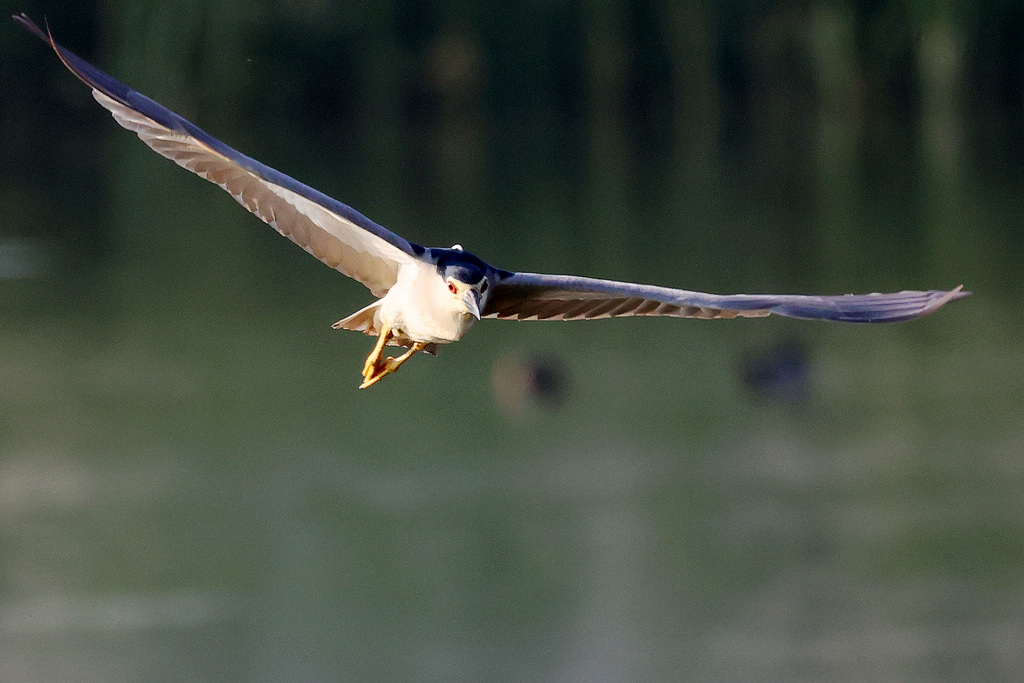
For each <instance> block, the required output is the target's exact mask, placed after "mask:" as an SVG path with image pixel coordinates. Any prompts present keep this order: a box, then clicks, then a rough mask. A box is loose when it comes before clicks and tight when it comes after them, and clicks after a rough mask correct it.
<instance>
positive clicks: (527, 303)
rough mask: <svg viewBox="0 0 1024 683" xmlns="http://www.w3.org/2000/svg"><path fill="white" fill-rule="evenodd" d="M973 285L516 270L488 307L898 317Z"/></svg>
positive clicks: (499, 314)
mask: <svg viewBox="0 0 1024 683" xmlns="http://www.w3.org/2000/svg"><path fill="white" fill-rule="evenodd" d="M968 294H970V292H965V291H963V287H962V286H961V287H957V288H956V289H953V290H951V291H939V290H931V291H927V292H919V291H905V292H896V293H893V294H862V295H852V294H847V295H842V296H803V295H799V294H733V295H726V296H723V295H718V294H704V293H703V292H689V291H686V290H684V289H670V288H668V287H655V286H652V285H638V284H634V283H631V282H615V281H614V280H597V279H593V278H586V277H575V276H571V275H539V274H536V273H513V274H511V275H508V276H506V277H503V278H501V279H499V280H498V281H497V282H495V283H494V288H493V290H492V291H491V295H490V297H489V298H488V301H487V305H486V306H485V308H484V311H483V317H485V318H497V319H500V320H506V319H508V320H593V319H600V318H618V317H625V316H636V315H644V316H670V317H675V318H738V317H739V318H756V317H761V316H766V315H770V314H772V313H774V314H776V315H782V316H786V317H789V318H804V319H808V320H835V321H841V322H874V323H877V322H897V321H900V320H909V319H911V318H917V317H919V316H922V315H925V314H927V313H931V312H932V311H934V310H936V309H938V308H939V307H941V306H943V305H944V304H946V303H948V302H950V301H952V300H954V299H959V298H960V297H963V296H967V295H968Z"/></svg>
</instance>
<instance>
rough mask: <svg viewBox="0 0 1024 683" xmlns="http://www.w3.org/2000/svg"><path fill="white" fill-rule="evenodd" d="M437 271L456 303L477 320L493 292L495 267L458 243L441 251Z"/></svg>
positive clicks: (439, 250) (438, 255) (438, 254)
mask: <svg viewBox="0 0 1024 683" xmlns="http://www.w3.org/2000/svg"><path fill="white" fill-rule="evenodd" d="M437 252H438V253H437V272H438V274H439V275H440V276H441V278H442V279H443V280H444V284H445V286H446V287H447V289H448V293H449V295H450V296H452V297H453V298H454V299H455V301H456V306H457V307H460V308H461V309H464V311H465V313H466V314H467V315H471V316H473V317H474V318H476V319H477V320H479V319H480V313H481V311H483V309H484V304H485V303H486V301H487V297H488V295H489V294H490V287H491V283H490V277H489V273H490V271H491V269H490V268H489V267H488V266H487V264H486V263H484V262H483V261H481V260H480V259H479V258H477V257H476V256H474V255H473V254H470V253H469V252H466V251H463V250H462V247H460V246H459V245H457V244H456V245H455V246H454V247H452V248H451V249H438V250H437Z"/></svg>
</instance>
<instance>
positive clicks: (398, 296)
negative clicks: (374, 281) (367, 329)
mask: <svg viewBox="0 0 1024 683" xmlns="http://www.w3.org/2000/svg"><path fill="white" fill-rule="evenodd" d="M380 317H381V322H383V323H384V324H385V325H388V326H389V327H391V328H392V329H393V330H394V331H395V333H397V334H398V335H400V336H404V337H407V338H408V339H410V340H411V341H416V342H430V343H435V344H447V343H449V342H453V341H458V340H459V339H461V338H462V336H463V335H464V334H466V332H468V331H469V328H471V327H472V326H473V323H475V322H476V318H474V317H473V316H472V315H470V314H469V313H467V312H466V309H465V307H464V306H463V305H462V303H461V301H460V300H459V298H458V297H456V296H453V295H452V293H451V292H449V291H448V286H447V284H446V283H445V282H444V280H443V279H442V278H441V276H440V275H438V273H437V270H436V269H435V268H434V267H433V266H431V265H429V264H426V263H423V262H421V261H414V262H412V263H409V264H408V265H403V266H402V267H401V269H400V270H399V271H398V280H397V281H396V282H395V284H394V286H393V287H392V288H391V289H390V290H389V291H388V293H387V294H386V295H385V296H384V298H383V299H381V306H380Z"/></svg>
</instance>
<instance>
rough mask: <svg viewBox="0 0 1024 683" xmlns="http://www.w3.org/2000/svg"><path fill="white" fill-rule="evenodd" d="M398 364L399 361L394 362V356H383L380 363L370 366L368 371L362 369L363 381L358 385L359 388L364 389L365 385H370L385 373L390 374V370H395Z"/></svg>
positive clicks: (380, 378) (385, 374)
mask: <svg viewBox="0 0 1024 683" xmlns="http://www.w3.org/2000/svg"><path fill="white" fill-rule="evenodd" d="M399 365H401V363H398V362H396V361H395V359H394V358H384V359H382V360H381V362H380V365H377V366H374V367H371V368H370V371H369V372H367V371H366V370H365V369H364V370H363V383H362V384H360V385H359V388H360V389H365V388H366V387H372V386H373V385H374V384H376V383H377V382H379V381H381V380H382V379H384V378H385V377H386V376H387V375H390V374H391V373H392V372H394V371H395V370H397V369H398V366H399Z"/></svg>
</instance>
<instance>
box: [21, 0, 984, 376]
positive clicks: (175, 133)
mask: <svg viewBox="0 0 1024 683" xmlns="http://www.w3.org/2000/svg"><path fill="white" fill-rule="evenodd" d="M14 19H15V21H17V22H18V23H20V24H21V25H22V26H24V27H25V28H27V29H28V30H30V31H31V32H32V33H34V34H35V35H37V36H39V37H40V38H41V39H43V40H44V41H46V42H47V43H48V44H49V45H50V47H52V48H53V49H54V51H56V53H57V56H58V57H60V60H61V61H62V62H63V63H64V65H65V66H66V67H67V68H68V69H70V70H71V71H72V72H73V73H74V74H75V75H76V76H78V78H80V79H81V80H82V81H83V82H84V83H85V84H86V85H88V86H89V87H90V88H92V94H93V96H94V97H95V98H96V100H97V101H98V102H99V103H100V104H101V105H103V106H104V107H106V108H107V109H108V110H109V111H110V113H112V114H113V115H114V118H115V119H116V120H117V122H118V123H119V124H121V125H122V126H124V127H125V128H127V129H128V130H130V131H133V132H134V133H136V134H137V135H138V136H139V137H140V138H141V139H142V141H143V142H145V143H146V144H147V145H149V146H150V147H151V148H153V150H154V151H156V152H157V153H158V154H161V155H163V156H165V157H167V158H168V159H171V160H172V161H174V162H175V163H177V164H178V165H179V166H182V167H183V168H186V169H188V170H189V171H192V172H193V173H195V174H197V175H199V176H201V177H203V178H206V179H207V180H209V181H211V182H213V183H216V184H217V185H219V186H220V187H222V188H224V189H225V190H227V191H228V193H229V194H231V196H232V197H234V198H235V199H236V200H237V201H238V203H239V204H241V205H242V206H244V207H245V208H246V209H248V210H249V211H251V212H252V213H254V214H255V215H256V216H258V217H259V218H261V219H262V220H263V221H265V222H266V223H268V224H270V225H271V226H272V227H273V228H274V229H276V230H277V231H278V232H280V233H281V234H282V235H284V236H285V237H287V238H288V239H290V240H291V241H293V242H295V243H296V244H298V245H299V246H301V247H302V248H303V249H305V250H306V251H308V252H309V253H310V254H312V255H313V256H315V257H316V258H318V259H320V260H321V261H323V262H324V263H326V264H327V265H328V266H330V267H332V268H334V269H336V270H339V271H341V272H342V273H344V274H345V275H348V276H349V277H351V278H354V279H355V280H358V281H359V282H361V283H363V284H364V285H366V286H367V287H368V288H369V289H370V291H371V292H372V293H373V295H374V296H376V297H378V299H377V301H374V302H373V303H372V304H370V305H369V306H366V307H365V308H363V309H361V310H359V311H356V312H355V313H353V314H352V315H350V316H348V317H347V318H344V319H343V320H339V321H338V322H336V323H335V324H334V327H335V328H338V329H345V330H356V331H359V332H364V333H366V334H369V335H376V337H377V343H376V345H375V346H374V348H373V351H372V352H371V353H370V355H369V357H368V358H367V359H366V363H364V364H363V382H362V384H361V385H360V388H365V387H368V386H371V385H372V384H375V383H376V382H378V381H379V380H380V379H381V378H382V377H385V376H386V375H388V374H390V373H392V372H394V371H395V370H397V369H398V368H399V366H401V365H402V363H404V362H405V361H406V360H408V359H409V358H410V357H411V356H412V355H413V354H415V353H417V352H419V351H425V352H427V353H436V351H437V347H438V345H440V344H448V343H450V342H454V341H458V340H459V339H461V338H462V336H463V335H465V334H466V332H468V331H469V329H470V328H471V327H472V326H473V323H475V322H476V321H477V320H479V319H481V318H497V319H509V320H591V319H599V318H614V317H622V316H672V317H676V318H736V317H744V318H750V317H759V316H766V315H769V314H771V313H776V314H778V315H783V316H788V317H791V318H806V319H820V320H836V321H843V322H895V321H899V320H908V319H910V318H916V317H918V316H922V315H925V314H926V313H931V312H932V311H934V310H936V309H938V308H939V307H940V306H942V305H944V304H946V303H948V302H949V301H952V300H953V299H957V298H960V297H962V296H966V295H967V294H968V292H965V291H963V289H962V287H957V288H956V289H953V290H951V291H939V290H931V291H927V292H924V291H903V292H897V293H894V294H866V295H860V296H854V295H843V296H803V295H771V294H736V295H731V296H721V295H716V294H704V293H701V292H689V291H686V290H681V289H669V288H667V287H655V286H651V285H640V284H634V283H629V282H614V281H611V280H598V279H592V278H585V277H576V276H571V275H540V274H535V273H514V272H511V271H507V270H501V269H499V268H494V267H493V266H491V265H488V264H487V263H485V262H484V261H482V260H480V259H479V258H477V257H476V256H474V255H472V254H470V253H469V252H466V251H463V250H462V247H460V246H458V245H456V246H454V247H452V248H450V249H438V248H427V247H421V246H420V245H418V244H413V243H412V242H409V241H407V240H405V239H403V238H401V237H399V236H398V235H396V234H395V233H393V232H391V231H389V230H387V229H385V228H383V227H381V226H379V225H377V224H376V223H374V222H373V221H371V220H370V219H368V218H366V217H365V216H363V215H362V214H360V213H359V212H357V211H355V210H353V209H352V208H350V207H348V206H346V205H345V204H342V203H341V202H339V201H337V200H335V199H331V198H330V197H328V196H326V195H324V194H322V193H321V192H318V191H317V190H314V189H313V188H311V187H308V186H307V185H304V184H302V183H300V182H298V181H297V180H295V179H293V178H290V177H289V176H287V175H285V174H283V173H280V172H279V171H275V170H274V169H272V168H270V167H268V166H265V165H263V164H261V163H260V162H258V161H256V160H254V159H250V158H249V157H247V156H245V155H243V154H240V153H239V152H237V151H235V150H234V149H232V148H231V147H228V146H227V145H225V144H224V143H223V142H221V141H220V140H218V139H216V138H214V137H213V136H211V135H208V134H207V133H205V132H204V131H202V130H200V129H199V128H197V127H196V126H194V125H193V124H191V123H189V122H188V121H186V120H185V119H183V118H181V117H180V116H178V115H177V114H175V113H173V112H172V111H170V110H169V109H167V108H166V107H163V106H161V105H160V104H157V103H156V102H154V101H153V100H151V99H149V98H148V97H145V96H144V95H142V94H140V93H138V92H136V91H135V90H132V89H131V88H129V87H127V86H126V85H124V84H123V83H121V82H120V81H118V80H116V79H114V78H113V77H111V76H109V75H107V74H105V73H103V72H102V71H100V70H99V69H97V68H96V67H94V66H92V65H91V64H89V63H88V62H86V61H84V60H83V59H81V58H80V57H77V56H76V55H74V54H73V53H71V52H69V51H68V50H66V49H64V48H63V47H61V46H60V45H58V44H57V43H56V42H55V41H54V40H53V37H52V36H50V35H49V34H48V33H47V32H44V31H43V30H42V29H40V28H39V27H38V26H37V25H36V24H35V23H33V22H32V21H31V20H30V19H29V18H28V17H26V16H25V15H24V14H22V15H20V16H17V15H16V16H14ZM387 345H396V346H403V347H405V348H406V349H407V351H406V352H405V353H403V354H402V355H400V356H398V357H396V358H386V357H383V352H384V347H385V346H387Z"/></svg>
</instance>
